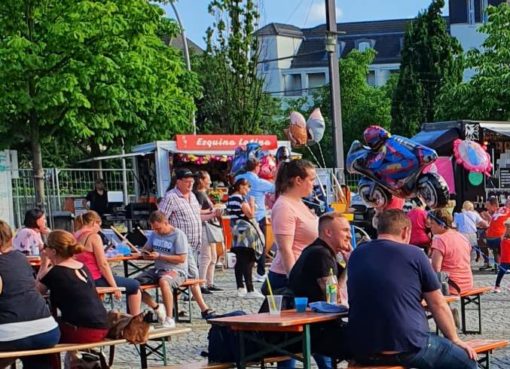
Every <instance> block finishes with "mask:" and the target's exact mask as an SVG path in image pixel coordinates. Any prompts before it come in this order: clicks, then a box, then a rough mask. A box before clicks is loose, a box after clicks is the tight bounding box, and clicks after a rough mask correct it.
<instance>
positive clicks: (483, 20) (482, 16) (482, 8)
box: [480, 0, 489, 24]
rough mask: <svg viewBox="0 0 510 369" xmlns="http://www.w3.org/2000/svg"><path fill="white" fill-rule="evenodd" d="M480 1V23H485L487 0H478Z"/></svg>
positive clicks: (486, 18)
mask: <svg viewBox="0 0 510 369" xmlns="http://www.w3.org/2000/svg"><path fill="white" fill-rule="evenodd" d="M480 1H481V2H482V6H481V9H480V11H481V13H482V14H481V18H482V23H483V24H485V23H487V20H488V18H489V17H488V15H487V7H488V6H489V4H488V0H480Z"/></svg>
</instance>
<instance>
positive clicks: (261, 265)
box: [257, 217, 266, 275]
mask: <svg viewBox="0 0 510 369" xmlns="http://www.w3.org/2000/svg"><path fill="white" fill-rule="evenodd" d="M258 223H259V228H260V230H261V231H262V234H263V235H264V239H265V237H266V217H264V218H262V219H261V220H259V221H258ZM265 246H266V245H264V251H263V252H262V255H260V257H259V258H258V260H257V274H258V275H264V274H266V248H265Z"/></svg>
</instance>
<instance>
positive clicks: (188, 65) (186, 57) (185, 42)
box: [170, 0, 197, 135]
mask: <svg viewBox="0 0 510 369" xmlns="http://www.w3.org/2000/svg"><path fill="white" fill-rule="evenodd" d="M170 6H171V7H172V9H173V11H174V13H175V18H176V19H177V23H178V24H179V28H180V29H181V37H182V47H183V49H184V60H185V61H186V68H187V69H188V71H190V72H191V61H190V58H189V48H188V39H187V38H186V33H185V32H184V27H183V26H182V22H181V17H179V13H178V12H177V8H176V7H175V4H174V0H171V1H170ZM191 124H192V125H193V134H194V135H196V134H197V122H196V121H195V113H193V116H192V117H191Z"/></svg>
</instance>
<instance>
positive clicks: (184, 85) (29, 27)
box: [0, 0, 198, 204]
mask: <svg viewBox="0 0 510 369" xmlns="http://www.w3.org/2000/svg"><path fill="white" fill-rule="evenodd" d="M172 29H173V30H175V29H176V27H175V25H172V24H171V23H169V22H168V21H166V20H165V19H164V18H163V11H162V10H161V9H160V8H159V7H158V6H156V5H152V4H150V3H149V2H147V1H145V0H101V1H99V0H81V1H75V0H3V1H1V2H0V80H1V81H2V83H1V84H0V121H2V124H3V126H2V133H3V134H2V137H3V138H4V142H3V144H4V145H8V146H12V144H13V143H15V142H19V141H21V142H23V141H25V142H28V143H30V145H31V149H32V162H33V169H34V172H35V178H36V193H37V201H38V203H40V204H42V203H43V199H42V196H43V183H42V180H40V179H41V177H42V158H41V144H45V145H47V144H51V143H53V142H54V141H57V142H58V143H59V144H61V145H68V146H75V147H79V148H81V149H82V151H86V152H90V154H91V155H98V154H100V153H101V152H102V151H104V150H107V149H109V148H111V147H115V146H117V147H118V146H120V142H121V140H122V139H124V140H125V142H126V144H127V145H128V146H129V145H130V144H134V143H137V142H143V141H147V140H154V139H157V138H164V137H170V136H171V135H172V134H174V133H175V132H182V131H189V130H190V121H191V119H190V117H191V115H192V112H193V110H194V103H193V96H194V95H195V94H196V91H197V88H198V85H197V83H196V77H195V76H194V75H192V74H190V73H188V72H187V71H186V70H185V68H184V67H183V63H182V61H181V58H180V56H179V54H178V52H177V51H175V50H173V49H171V48H168V47H166V46H165V45H164V44H163V42H162V40H161V39H160V37H159V36H158V35H159V34H161V33H162V32H168V31H169V30H172Z"/></svg>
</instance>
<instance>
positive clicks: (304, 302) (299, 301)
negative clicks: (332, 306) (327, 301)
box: [294, 297, 308, 313]
mask: <svg viewBox="0 0 510 369" xmlns="http://www.w3.org/2000/svg"><path fill="white" fill-rule="evenodd" d="M294 306H295V307H296V311H297V312H298V313H304V312H305V311H306V307H307V306H308V297H294Z"/></svg>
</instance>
